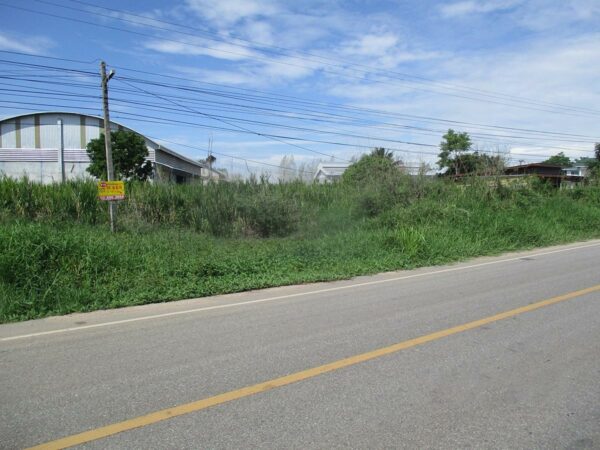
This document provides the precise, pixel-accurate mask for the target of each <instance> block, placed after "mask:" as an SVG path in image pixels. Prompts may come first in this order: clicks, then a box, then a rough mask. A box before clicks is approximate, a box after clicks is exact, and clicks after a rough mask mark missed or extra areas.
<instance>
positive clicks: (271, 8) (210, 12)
mask: <svg viewBox="0 0 600 450" xmlns="http://www.w3.org/2000/svg"><path fill="white" fill-rule="evenodd" d="M186 3H187V5H188V7H189V8H190V9H191V10H192V11H194V12H195V13H196V14H198V15H199V16H201V17H204V18H206V19H208V20H209V21H211V22H214V23H219V24H234V23H236V22H238V21H240V20H242V19H246V18H253V17H259V16H272V15H274V14H276V13H277V12H279V11H280V7H279V6H278V5H277V3H276V2H274V1H269V0H226V1H225V0H187V2H186Z"/></svg>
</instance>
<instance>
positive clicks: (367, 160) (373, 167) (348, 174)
mask: <svg viewBox="0 0 600 450" xmlns="http://www.w3.org/2000/svg"><path fill="white" fill-rule="evenodd" d="M390 155H391V156H390ZM398 174H400V171H399V170H398V168H397V167H396V165H395V163H394V160H393V154H392V153H391V152H387V151H386V150H385V149H384V148H376V149H374V150H373V151H372V152H371V153H370V154H368V155H363V156H362V157H361V158H360V159H359V160H358V161H357V162H355V163H353V164H351V165H350V166H349V167H348V168H347V169H346V171H345V172H344V174H343V175H342V181H344V182H345V183H350V184H353V185H356V186H359V185H363V184H365V183H371V182H372V181H373V180H383V179H389V178H390V177H395V176H396V175H398Z"/></svg>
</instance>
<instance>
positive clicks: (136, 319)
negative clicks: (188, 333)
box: [0, 242, 600, 342]
mask: <svg viewBox="0 0 600 450" xmlns="http://www.w3.org/2000/svg"><path fill="white" fill-rule="evenodd" d="M598 246H600V242H598V243H594V244H588V245H580V246H577V247H568V248H562V249H558V250H552V251H549V252H541V253H534V254H530V255H526V257H536V256H545V255H552V254H555V253H563V252H568V251H573V250H579V249H583V248H590V247H598ZM524 257H525V256H517V257H513V258H506V259H500V260H496V261H488V262H484V263H478V264H471V265H469V266H460V267H449V268H447V269H441V270H435V271H432V272H424V273H417V274H413V275H404V276H401V277H394V278H386V279H385V280H375V281H366V282H364V283H355V284H349V285H345V286H336V287H332V288H327V289H318V290H315V291H307V292H298V293H296V294H287V295H279V296H276V297H268V298H261V299H258V300H249V301H247V302H238V303H228V304H226V305H215V306H205V307H202V308H194V309H186V310H183V311H173V312H169V313H162V314H154V315H151V316H142V317H134V318H131V319H123V320H115V321H112V322H102V323H96V324H93V325H82V326H78V327H69V328H60V329H57V330H50V331H40V332H38V333H30V334H21V335H17V336H9V337H5V338H0V342H8V341H16V340H19V339H26V338H31V337H37V336H48V335H51V334H60V333H68V332H72V331H80V330H89V329H92V328H101V327H108V326H111V325H121V324H126V323H132V322H140V321H142V320H152V319H160V318H163V317H172V316H179V315H182V314H190V313H197V312H202V311H211V310H214V309H225V308H233V307H236V306H245V305H253V304H257V303H266V302H273V301H276V300H283V299H287V298H294V297H302V296H307V295H315V294H323V293H326V292H334V291H341V290H344V289H352V288H357V287H362V286H372V285H376V284H383V283H391V282H393V281H402V280H408V279H410V278H420V277H425V276H429V275H437V274H441V273H448V272H457V271H460V270H467V269H475V268H478V267H484V266H490V265H493V264H500V263H504V262H512V261H519V260H521V259H523V258H524Z"/></svg>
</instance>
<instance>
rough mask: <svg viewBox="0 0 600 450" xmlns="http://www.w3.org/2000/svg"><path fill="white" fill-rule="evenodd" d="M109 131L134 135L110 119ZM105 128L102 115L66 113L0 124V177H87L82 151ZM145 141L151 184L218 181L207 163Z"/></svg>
mask: <svg viewBox="0 0 600 450" xmlns="http://www.w3.org/2000/svg"><path fill="white" fill-rule="evenodd" d="M110 125H111V130H128V131H133V132H134V133H137V132H136V131H134V130H132V129H130V128H128V127H126V126H123V125H121V124H119V123H117V122H114V121H111V124H110ZM103 129H104V120H103V119H102V118H101V117H97V116H93V115H89V114H82V113H78V112H68V111H49V112H34V113H27V114H20V115H16V116H11V117H7V118H4V119H1V120H0V176H1V175H4V176H8V177H13V178H21V177H23V176H26V177H27V178H28V179H29V180H31V181H36V182H40V183H53V182H60V181H61V180H63V179H65V180H72V179H77V178H89V177H91V176H90V175H89V174H88V173H87V171H86V168H87V167H88V165H89V163H90V160H89V158H88V156H87V153H86V151H85V148H86V146H87V144H88V142H90V141H91V140H92V139H96V138H98V137H99V136H100V133H101V132H103ZM137 134H139V135H140V136H142V137H143V138H144V140H145V141H146V146H147V147H148V158H147V159H148V160H149V161H151V162H152V165H153V168H154V171H153V179H154V180H164V181H174V182H178V183H180V182H186V181H190V180H192V179H200V178H202V179H218V178H219V176H220V175H219V173H218V172H216V171H214V170H211V169H210V168H209V167H208V165H207V164H204V163H201V162H198V161H194V160H192V159H189V158H186V157H185V156H183V155H180V154H178V153H177V152H174V151H173V150H170V149H168V148H166V147H164V146H162V145H160V144H158V143H157V142H155V141H153V140H151V139H149V138H147V137H145V136H144V135H142V134H141V133H137Z"/></svg>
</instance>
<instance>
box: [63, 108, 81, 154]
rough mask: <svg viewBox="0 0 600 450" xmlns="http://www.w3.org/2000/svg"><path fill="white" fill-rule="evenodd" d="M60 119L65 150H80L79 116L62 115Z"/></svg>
mask: <svg viewBox="0 0 600 450" xmlns="http://www.w3.org/2000/svg"><path fill="white" fill-rule="evenodd" d="M61 119H62V120H63V133H64V142H65V148H66V149H67V148H69V149H74V148H81V131H80V128H81V122H80V119H79V116H75V115H73V114H64V115H63V116H62V117H61Z"/></svg>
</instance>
